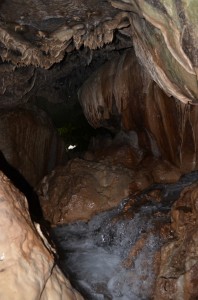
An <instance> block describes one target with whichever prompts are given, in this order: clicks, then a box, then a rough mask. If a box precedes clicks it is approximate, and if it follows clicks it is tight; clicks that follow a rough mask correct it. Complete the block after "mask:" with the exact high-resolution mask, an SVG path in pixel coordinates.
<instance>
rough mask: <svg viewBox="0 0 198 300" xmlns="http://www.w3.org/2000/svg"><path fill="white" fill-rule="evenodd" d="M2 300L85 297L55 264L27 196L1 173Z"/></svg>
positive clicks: (0, 265) (0, 264) (0, 249)
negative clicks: (33, 219)
mask: <svg viewBox="0 0 198 300" xmlns="http://www.w3.org/2000/svg"><path fill="white" fill-rule="evenodd" d="M0 233H1V234H0V299H1V300H8V299H15V300H23V299H24V300H26V299H28V300H35V299H43V300H44V299H48V300H61V299H68V300H77V299H78V300H80V299H81V300H82V299H83V298H82V297H81V296H80V294H79V293H78V292H76V291H75V290H74V289H73V288H72V287H71V285H70V283H69V281H68V280H67V279H66V278H65V277H64V276H63V274H62V273H61V271H60V270H59V268H58V267H57V266H56V265H55V263H54V257H53V254H52V251H51V250H50V246H49V244H48V242H47V240H46V239H45V238H44V236H43V235H42V233H41V230H40V227H39V225H38V224H35V226H34V224H32V222H31V220H30V216H29V213H28V210H27V201H26V198H25V197H24V196H23V195H22V194H21V193H20V192H19V191H18V190H17V189H16V188H14V186H12V184H11V183H10V181H9V180H8V179H7V178H6V177H5V176H4V175H3V174H2V173H0Z"/></svg>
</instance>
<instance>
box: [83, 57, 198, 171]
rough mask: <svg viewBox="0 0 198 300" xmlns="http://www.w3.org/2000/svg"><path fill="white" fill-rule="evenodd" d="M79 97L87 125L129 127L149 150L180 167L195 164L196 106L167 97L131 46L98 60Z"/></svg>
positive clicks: (196, 162)
mask: <svg viewBox="0 0 198 300" xmlns="http://www.w3.org/2000/svg"><path fill="white" fill-rule="evenodd" d="M79 96H80V102H81V104H82V107H83V110H84V113H85V115H86V118H87V120H88V121H89V123H90V124H91V125H92V126H94V127H100V126H103V127H106V128H109V129H114V130H115V129H117V130H118V129H120V128H122V129H123V130H125V131H127V132H129V131H133V132H135V133H136V136H137V141H138V145H139V146H140V148H141V149H144V151H147V152H148V153H149V154H152V155H154V156H155V157H160V156H161V157H162V158H163V159H165V160H167V161H169V162H171V163H172V164H174V165H176V166H177V167H178V168H180V169H181V170H182V172H189V171H192V170H196V169H197V168H198V161H197V149H198V145H197V141H198V138H197V132H198V131H197V124H198V122H197V120H198V106H196V105H191V106H190V105H188V104H184V103H182V102H180V101H178V100H176V99H175V98H173V97H172V98H171V97H168V96H167V95H166V94H165V93H164V92H163V91H162V90H161V89H160V87H159V86H157V85H156V83H155V82H153V81H152V79H151V77H150V75H149V74H148V72H147V71H146V70H145V69H144V68H143V67H142V65H140V64H139V62H138V60H137V58H136V56H135V54H134V52H133V51H129V52H125V53H124V54H123V55H122V56H121V57H119V58H117V59H114V60H112V61H110V62H108V63H106V64H105V65H103V66H102V67H101V68H100V69H99V70H97V71H96V72H95V73H94V74H93V75H92V76H91V77H90V78H89V79H88V80H87V81H86V82H85V83H84V84H83V86H82V88H81V90H80V93H79Z"/></svg>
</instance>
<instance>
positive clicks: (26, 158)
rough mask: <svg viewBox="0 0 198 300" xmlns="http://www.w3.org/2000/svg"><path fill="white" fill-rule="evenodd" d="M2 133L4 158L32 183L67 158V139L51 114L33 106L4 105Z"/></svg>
mask: <svg viewBox="0 0 198 300" xmlns="http://www.w3.org/2000/svg"><path fill="white" fill-rule="evenodd" d="M0 136H1V145H0V151H1V153H2V154H3V155H4V158H5V159H6V160H7V162H8V163H9V164H10V165H11V166H12V167H14V168H15V169H17V170H18V172H20V173H21V174H22V175H23V176H24V178H25V179H26V180H27V182H29V184H30V185H32V186H35V185H36V184H37V183H38V182H39V181H40V180H41V179H42V178H43V176H44V175H46V174H47V173H49V172H50V171H51V170H53V168H54V167H55V166H57V165H58V164H61V163H63V162H65V161H66V153H65V146H64V142H63V141H62V140H61V138H60V137H59V136H58V134H57V132H56V130H55V128H54V126H53V124H52V122H51V121H50V119H49V117H48V116H47V115H46V114H45V113H44V112H43V111H41V110H39V109H38V108H36V107H34V106H31V105H26V106H23V107H16V108H15V109H13V108H10V109H2V110H1V111H0ZM2 163H3V162H1V163H0V168H1V164H2ZM4 165H5V164H4ZM5 168H6V167H5ZM4 171H5V170H4ZM7 173H9V172H7ZM11 173H12V172H11ZM10 175H11V176H12V174H10ZM7 176H9V174H7Z"/></svg>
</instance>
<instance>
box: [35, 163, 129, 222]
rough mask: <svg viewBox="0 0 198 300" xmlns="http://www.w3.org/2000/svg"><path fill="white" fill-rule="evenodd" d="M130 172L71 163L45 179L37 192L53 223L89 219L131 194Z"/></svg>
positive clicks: (124, 169)
mask: <svg viewBox="0 0 198 300" xmlns="http://www.w3.org/2000/svg"><path fill="white" fill-rule="evenodd" d="M132 174H133V171H132V170H129V169H127V168H123V167H119V166H111V165H110V164H105V163H99V162H90V161H85V160H81V159H74V160H71V161H70V162H69V163H68V164H67V165H66V166H63V167H59V168H56V169H55V170H54V171H53V172H52V173H51V174H50V175H49V176H46V177H45V178H44V179H43V180H42V181H41V183H40V184H39V187H38V189H37V191H38V196H39V199H40V203H41V206H42V209H43V213H44V216H45V218H46V219H47V220H49V221H50V222H51V223H52V224H57V223H68V222H74V221H76V220H86V221H87V220H89V219H90V218H91V217H92V216H93V215H95V214H96V213H98V212H101V211H105V210H108V209H111V208H112V207H115V206H117V205H118V203H119V202H120V201H121V199H122V198H124V197H126V196H127V195H128V194H129V193H130V192H129V191H130V189H129V184H130V182H131V177H132Z"/></svg>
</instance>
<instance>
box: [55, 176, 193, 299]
mask: <svg viewBox="0 0 198 300" xmlns="http://www.w3.org/2000/svg"><path fill="white" fill-rule="evenodd" d="M197 178H198V174H197V172H195V173H192V174H189V175H187V176H185V177H182V178H181V180H180V181H179V182H178V183H176V184H160V185H155V186H153V187H151V188H149V189H147V190H145V191H144V192H142V193H140V194H138V195H136V196H133V197H129V198H126V199H125V200H124V201H123V202H122V203H121V204H120V205H119V206H118V207H117V208H115V209H113V210H110V211H109V212H104V213H101V214H98V215H97V216H95V217H94V218H92V219H91V220H90V221H89V222H88V223H84V222H76V223H73V224H69V225H62V226H59V227H57V228H55V229H53V234H54V240H55V241H56V243H57V245H58V247H59V253H60V265H61V266H62V269H63V271H64V273H65V274H67V275H68V276H70V278H71V280H73V282H74V284H75V285H76V286H78V288H80V290H81V291H82V293H83V295H84V296H85V298H86V299H91V300H95V299H113V300H115V299H116V300H118V299H129V300H131V299H133V300H136V299H137V300H139V299H196V297H197V295H198V294H197V285H196V282H197V281H196V276H197V275H196V274H197V273H196V262H197V257H196V255H197V254H196V252H197V245H196V240H195V236H196V234H197V226H196V223H195V222H197V221H195V220H196V212H195V203H196V201H197V200H195V199H196V195H195V193H194V194H192V195H193V199H194V200H193V201H192V202H193V203H192V205H193V208H192V212H190V206H191V204H189V203H188V200H187V199H186V198H185V199H186V200H185V201H184V200H181V199H182V198H183V196H181V198H180V199H179V200H177V201H176V202H175V204H173V203H174V201H175V200H176V199H178V197H179V193H180V192H181V190H182V189H184V187H186V186H188V185H190V184H191V183H192V182H195V181H197ZM192 189H194V187H192ZM187 193H188V192H187ZM192 193H193V191H192ZM182 195H185V193H183V194H182ZM184 202H185V203H184ZM172 205H173V208H172V212H171V206H172ZM183 205H184V206H185V208H184V206H183ZM178 210H179V213H175V211H178ZM181 214H182V215H181ZM189 214H190V215H189ZM171 215H172V217H174V219H173V223H172V224H171ZM184 215H185V220H184ZM187 215H188V217H187ZM186 217H187V220H189V219H190V220H191V221H192V222H190V224H191V225H190V224H187V227H186ZM178 221H179V224H178ZM179 228H180V229H179ZM178 229H179V232H180V233H179V234H180V235H179V238H178V236H177V232H178ZM181 230H184V231H185V232H186V233H187V234H185V235H184V236H183V234H182V233H181ZM183 240H185V243H190V246H189V247H190V248H189V249H190V252H188V250H187V248H188V246H187V244H183ZM178 243H179V245H181V246H179V247H176V245H178ZM171 245H174V246H171ZM183 246H184V248H185V249H186V252H185V253H186V254H182V255H181V253H180V254H179V252H180V251H183V250H184V248H183ZM161 247H162V248H161ZM166 249H167V251H166ZM191 250H192V251H191ZM170 254H171V255H173V256H170ZM178 255H179V256H178ZM174 257H175V259H174ZM176 257H177V261H178V259H179V257H180V258H181V263H180V262H179V261H178V264H177V266H181V265H182V266H184V265H185V266H186V268H187V269H186V271H187V274H186V277H185V274H184V275H181V276H184V277H185V278H186V283H188V287H186V283H185V284H183V279H181V278H180V279H179V278H178V280H180V283H179V282H178V285H175V288H176V290H175V293H172V290H171V291H170V290H169V287H170V289H171V287H172V285H173V284H172V282H173V283H175V281H176V279H174V278H175V274H174V278H172V276H173V273H172V271H174V270H173V268H172V263H173V262H174V264H175V263H177V262H176ZM174 266H175V265H174ZM175 267H176V266H175ZM181 272H182V271H181ZM159 274H160V275H159ZM177 274H178V275H179V274H181V273H180V270H177ZM169 275H170V278H169V279H168V276H169ZM158 276H159V277H158ZM164 277H166V278H164ZM167 282H168V283H167ZM166 283H167V285H166ZM169 283H170V284H169ZM180 284H181V286H180ZM156 286H157V292H156V290H155V287H156ZM190 288H192V289H190ZM181 289H186V293H184V294H182V295H183V296H181V293H180V290H181ZM171 297H172V298H171ZM193 297H194V298H193Z"/></svg>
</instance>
